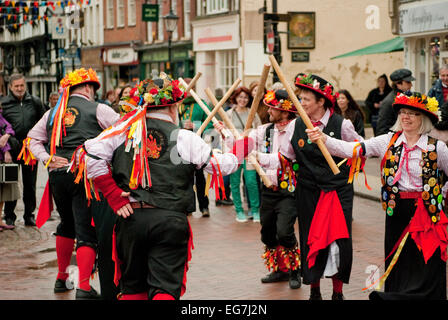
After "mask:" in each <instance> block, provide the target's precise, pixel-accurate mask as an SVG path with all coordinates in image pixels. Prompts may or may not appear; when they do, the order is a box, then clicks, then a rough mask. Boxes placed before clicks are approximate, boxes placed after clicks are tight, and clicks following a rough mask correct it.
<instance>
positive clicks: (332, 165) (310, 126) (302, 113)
mask: <svg viewBox="0 0 448 320" xmlns="http://www.w3.org/2000/svg"><path fill="white" fill-rule="evenodd" d="M269 60H270V61H271V64H272V66H273V67H274V70H275V72H276V73H277V75H278V78H279V79H280V81H281V82H282V83H283V86H284V87H285V89H286V91H287V92H288V95H289V97H290V98H291V100H292V102H293V103H294V105H295V106H296V108H297V111H298V112H299V115H300V117H301V118H302V120H303V122H304V123H305V125H306V127H307V128H308V129H313V128H314V126H313V124H312V123H311V120H310V118H309V117H308V115H307V114H306V112H305V110H304V109H303V107H302V105H301V103H300V101H299V99H298V98H297V96H296V95H295V93H294V91H293V90H292V88H291V86H290V85H289V83H288V81H287V80H286V78H285V76H284V74H283V72H282V70H281V69H280V66H279V65H278V63H277V60H276V59H275V57H274V56H273V55H270V56H269ZM316 144H317V146H318V147H319V149H320V151H321V152H322V154H323V155H324V157H325V160H327V163H328V165H329V166H330V169H331V171H333V173H334V174H335V175H336V174H338V173H339V172H340V171H339V168H338V166H337V165H336V163H335V162H334V160H333V158H332V157H331V155H330V153H329V152H328V149H327V147H326V146H325V144H324V143H323V142H322V140H321V139H319V140H317V141H316Z"/></svg>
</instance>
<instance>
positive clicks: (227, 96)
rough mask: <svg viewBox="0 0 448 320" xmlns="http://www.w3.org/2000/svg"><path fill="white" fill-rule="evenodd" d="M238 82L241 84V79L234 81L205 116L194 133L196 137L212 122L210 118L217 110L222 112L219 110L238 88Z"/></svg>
mask: <svg viewBox="0 0 448 320" xmlns="http://www.w3.org/2000/svg"><path fill="white" fill-rule="evenodd" d="M240 82H241V79H236V80H235V82H234V83H233V85H232V86H231V87H230V89H229V90H227V92H226V94H225V95H224V97H222V99H221V100H220V101H219V102H218V103H217V104H216V105H215V107H214V108H213V110H212V112H210V114H209V115H208V116H207V118H206V119H205V120H204V122H203V123H202V125H201V127H200V128H199V129H198V131H197V132H196V134H197V135H198V136H201V134H202V131H204V129H205V127H207V125H208V123H209V122H210V121H211V120H212V118H213V117H214V116H215V114H216V113H217V112H218V111H219V110H222V109H221V108H222V106H223V104H224V103H225V102H226V101H227V99H229V98H230V96H231V95H232V93H233V91H234V90H235V89H236V88H237V87H238V85H239V84H240ZM215 99H216V98H215ZM223 112H224V110H223Z"/></svg>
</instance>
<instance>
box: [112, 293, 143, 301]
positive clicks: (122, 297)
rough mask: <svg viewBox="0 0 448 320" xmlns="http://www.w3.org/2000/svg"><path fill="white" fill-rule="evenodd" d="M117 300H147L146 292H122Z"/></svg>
mask: <svg viewBox="0 0 448 320" xmlns="http://www.w3.org/2000/svg"><path fill="white" fill-rule="evenodd" d="M118 300H148V293H147V292H141V293H134V294H122V295H120V297H119V298H118Z"/></svg>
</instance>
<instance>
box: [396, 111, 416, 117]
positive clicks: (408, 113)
mask: <svg viewBox="0 0 448 320" xmlns="http://www.w3.org/2000/svg"><path fill="white" fill-rule="evenodd" d="M398 114H399V115H401V116H408V117H409V118H415V117H418V116H420V115H421V113H420V112H414V111H407V110H406V111H405V110H400V111H398Z"/></svg>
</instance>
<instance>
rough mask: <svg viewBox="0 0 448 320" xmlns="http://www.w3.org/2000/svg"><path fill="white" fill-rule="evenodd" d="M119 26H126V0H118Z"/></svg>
mask: <svg viewBox="0 0 448 320" xmlns="http://www.w3.org/2000/svg"><path fill="white" fill-rule="evenodd" d="M117 27H124V0H117Z"/></svg>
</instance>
